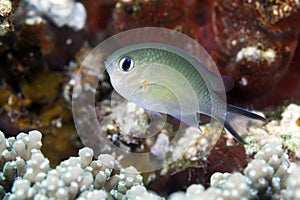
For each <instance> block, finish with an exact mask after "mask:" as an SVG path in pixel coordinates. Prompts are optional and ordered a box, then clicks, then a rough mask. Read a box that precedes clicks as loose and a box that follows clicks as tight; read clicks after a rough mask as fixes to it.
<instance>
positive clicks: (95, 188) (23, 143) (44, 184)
mask: <svg viewBox="0 0 300 200" xmlns="http://www.w3.org/2000/svg"><path fill="white" fill-rule="evenodd" d="M0 139H1V141H0V145H1V146H0V149H1V160H0V161H1V162H0V163H1V169H2V172H1V174H0V175H1V176H0V177H1V179H0V186H1V187H0V195H1V197H2V198H4V199H11V200H14V199H32V198H34V199H48V198H50V199H51V198H52V199H75V198H77V197H78V199H80V200H83V199H90V198H91V197H92V199H107V198H108V197H109V196H110V198H112V196H115V197H116V199H122V198H123V196H125V195H126V193H127V191H129V190H130V189H131V188H132V187H133V186H137V185H142V184H143V182H142V181H143V178H142V176H141V175H140V174H139V172H138V171H137V170H136V169H135V168H134V167H132V166H131V167H128V168H125V169H124V168H123V169H121V171H120V173H119V174H112V170H113V168H114V165H115V159H114V157H113V156H111V155H108V154H101V155H99V156H98V158H97V159H96V160H94V159H93V156H94V152H93V150H92V149H90V148H88V147H85V148H82V149H80V150H79V152H78V157H70V158H69V159H67V160H65V161H63V162H61V163H60V164H59V165H58V166H57V167H56V168H55V169H51V168H50V165H49V160H48V159H47V158H45V157H44V155H43V154H42V152H41V151H40V150H39V149H40V147H41V145H42V143H41V139H42V134H41V133H40V132H38V131H31V132H29V134H28V135H27V134H25V133H20V134H19V135H18V136H17V137H16V138H13V137H11V138H8V139H6V138H5V137H4V135H3V133H0ZM114 188H116V189H114ZM109 192H110V193H111V194H110V193H109Z"/></svg>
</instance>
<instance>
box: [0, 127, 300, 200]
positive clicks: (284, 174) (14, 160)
mask: <svg viewBox="0 0 300 200" xmlns="http://www.w3.org/2000/svg"><path fill="white" fill-rule="evenodd" d="M41 137H42V134H41V133H40V132H39V131H30V132H29V134H25V133H20V134H19V135H17V136H16V137H15V138H14V137H11V138H5V137H4V135H3V133H0V139H1V140H0V148H1V151H0V153H1V158H0V163H1V169H2V172H0V177H1V180H0V195H1V198H2V199H12V200H13V199H33V198H34V199H48V198H50V199H79V200H84V199H90V198H92V199H120V200H121V199H123V200H126V199H129V200H134V199H136V200H137V199H150V200H160V199H165V197H161V196H159V195H158V194H156V193H155V192H153V191H149V190H147V186H146V187H145V186H143V177H142V176H141V175H140V174H139V172H138V171H137V170H136V169H135V168H134V167H132V166H131V167H128V168H122V169H121V171H120V172H119V173H116V172H113V169H114V165H115V164H117V161H116V160H115V159H114V157H113V156H111V155H107V154H101V155H100V156H98V158H97V159H96V160H95V159H94V158H93V156H94V152H93V150H92V149H90V148H88V147H85V148H82V149H81V150H79V152H78V157H70V158H69V159H67V160H65V161H63V162H61V163H60V164H59V165H58V166H57V167H56V168H54V169H52V168H51V167H50V165H49V160H48V159H47V158H45V157H44V155H43V153H42V152H41V151H40V148H41V145H42V143H41ZM299 172H300V165H299V164H297V163H291V162H290V160H289V156H288V154H287V153H286V152H285V150H284V149H283V148H282V145H280V144H276V143H267V144H266V145H264V146H262V148H261V149H260V150H259V151H258V152H257V153H256V154H255V156H254V158H253V159H252V160H251V161H250V162H249V163H248V165H247V166H246V167H245V168H244V170H243V172H233V173H228V172H225V173H221V172H215V173H213V174H212V176H211V177H210V185H209V187H208V188H205V187H204V186H203V185H201V184H191V185H190V186H188V187H187V189H186V192H181V191H177V192H174V193H172V194H170V195H169V196H168V197H167V199H170V200H181V199H190V200H193V199H199V198H200V197H201V199H203V200H206V199H218V198H220V199H225V200H226V199H245V200H246V199H287V200H292V199H298V198H299V192H297V191H299V186H300V184H299V180H298V175H299Z"/></svg>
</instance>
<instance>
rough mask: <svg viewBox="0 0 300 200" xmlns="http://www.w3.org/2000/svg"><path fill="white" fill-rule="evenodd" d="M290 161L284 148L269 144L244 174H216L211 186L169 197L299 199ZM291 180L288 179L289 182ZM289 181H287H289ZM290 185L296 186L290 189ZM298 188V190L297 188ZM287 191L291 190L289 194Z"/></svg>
mask: <svg viewBox="0 0 300 200" xmlns="http://www.w3.org/2000/svg"><path fill="white" fill-rule="evenodd" d="M289 165H290V161H289V160H288V155H287V154H286V153H285V152H284V150H283V149H282V146H281V145H278V144H276V143H268V144H266V145H265V146H263V147H262V149H261V150H259V151H258V152H257V154H256V155H255V157H254V159H253V160H252V161H251V162H250V163H249V164H248V165H247V167H246V168H245V169H244V172H243V174H242V173H238V172H234V173H232V174H231V173H220V172H216V173H214V174H213V175H212V176H211V178H210V186H209V187H208V188H207V189H205V188H204V187H203V186H202V185H201V184H195V185H190V186H189V187H188V188H187V190H186V192H185V193H183V192H176V193H173V194H172V195H170V197H169V199H171V200H181V199H187V198H188V199H199V197H200V196H201V199H203V200H207V199H218V198H219V199H224V200H227V199H228V200H229V199H244V200H246V199H282V196H281V195H282V194H285V195H290V197H289V198H288V199H292V195H297V190H296V187H297V184H298V182H299V181H293V180H292V179H296V178H293V177H295V176H294V175H295V174H296V173H298V172H297V170H294V171H293V172H292V173H291V174H288V168H289ZM287 177H288V178H287ZM286 178H287V181H286ZM291 183H292V184H294V185H293V186H294V188H293V186H292V187H291ZM295 186H296V187H295ZM286 188H289V190H288V191H287V190H286Z"/></svg>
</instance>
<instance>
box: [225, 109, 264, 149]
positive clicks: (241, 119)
mask: <svg viewBox="0 0 300 200" xmlns="http://www.w3.org/2000/svg"><path fill="white" fill-rule="evenodd" d="M252 120H259V121H263V122H266V121H267V120H266V119H265V118H264V117H262V116H260V115H257V114H255V113H253V112H250V111H248V110H245V109H242V108H239V107H236V106H233V105H230V104H228V105H227V113H226V119H225V123H224V127H225V128H226V129H227V131H229V132H230V134H231V135H232V136H233V137H234V138H235V139H236V140H237V141H238V142H240V143H242V144H246V142H245V141H244V140H243V138H242V137H241V136H240V135H242V134H245V133H246V132H247V128H248V127H249V124H250V122H251V121H252Z"/></svg>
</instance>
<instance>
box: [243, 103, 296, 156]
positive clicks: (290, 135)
mask: <svg viewBox="0 0 300 200" xmlns="http://www.w3.org/2000/svg"><path fill="white" fill-rule="evenodd" d="M281 117H282V119H280V120H271V121H270V122H269V123H267V124H266V125H264V127H256V126H252V127H251V128H250V129H249V135H250V137H253V136H254V137H255V140H253V141H252V142H251V143H249V144H250V145H246V146H245V148H246V151H247V152H253V147H254V146H257V144H258V145H260V146H262V145H265V144H266V143H268V142H271V141H273V142H277V143H282V144H283V145H284V146H285V147H286V148H287V149H288V150H289V151H291V152H292V153H293V154H295V156H296V157H298V158H299V157H300V146H299V144H300V138H299V135H300V127H299V126H298V124H297V120H298V119H299V117H300V106H299V105H296V104H290V105H288V106H287V107H286V108H285V109H284V111H283V112H282V114H281Z"/></svg>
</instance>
